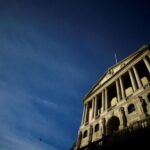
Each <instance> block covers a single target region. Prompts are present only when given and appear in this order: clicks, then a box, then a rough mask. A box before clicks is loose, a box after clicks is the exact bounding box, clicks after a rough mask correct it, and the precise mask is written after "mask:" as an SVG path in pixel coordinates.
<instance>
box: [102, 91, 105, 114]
mask: <svg viewBox="0 0 150 150" xmlns="http://www.w3.org/2000/svg"><path fill="white" fill-rule="evenodd" d="M104 110H105V92H104V90H103V91H102V112H104Z"/></svg>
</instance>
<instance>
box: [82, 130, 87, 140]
mask: <svg viewBox="0 0 150 150" xmlns="http://www.w3.org/2000/svg"><path fill="white" fill-rule="evenodd" d="M86 137H87V130H85V131H84V134H83V138H86Z"/></svg>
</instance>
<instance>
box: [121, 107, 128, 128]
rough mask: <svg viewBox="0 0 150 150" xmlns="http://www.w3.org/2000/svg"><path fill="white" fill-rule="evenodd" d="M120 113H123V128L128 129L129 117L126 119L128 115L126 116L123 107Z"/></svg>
mask: <svg viewBox="0 0 150 150" xmlns="http://www.w3.org/2000/svg"><path fill="white" fill-rule="evenodd" d="M120 113H121V118H122V121H123V127H126V126H127V117H126V114H125V111H124V108H123V107H121V108H120Z"/></svg>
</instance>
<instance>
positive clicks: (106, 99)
mask: <svg viewBox="0 0 150 150" xmlns="http://www.w3.org/2000/svg"><path fill="white" fill-rule="evenodd" d="M107 109H108V96H107V88H105V110H106V111H107Z"/></svg>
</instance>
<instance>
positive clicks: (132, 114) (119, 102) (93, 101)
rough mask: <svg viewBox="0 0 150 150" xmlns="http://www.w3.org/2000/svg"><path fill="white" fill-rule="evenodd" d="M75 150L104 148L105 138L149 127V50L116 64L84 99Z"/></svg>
mask: <svg viewBox="0 0 150 150" xmlns="http://www.w3.org/2000/svg"><path fill="white" fill-rule="evenodd" d="M83 104H84V107H83V115H82V121H81V126H80V128H79V131H78V136H77V141H76V144H75V147H74V149H75V150H80V149H81V150H88V149H89V146H90V145H92V144H93V145H94V143H95V144H97V145H99V146H104V145H103V144H105V139H106V137H111V135H115V134H116V135H117V134H118V135H119V134H121V135H122V136H123V133H126V132H128V133H129V134H130V132H131V133H132V131H133V130H136V129H137V130H138V129H144V128H146V127H147V126H150V119H149V115H150V47H149V46H148V45H144V46H142V47H141V48H139V49H138V50H137V51H135V52H134V53H133V54H131V55H130V56H128V57H127V58H125V59H123V60H122V61H120V62H118V63H116V64H115V65H114V66H112V67H111V68H109V69H108V70H107V71H106V73H105V74H104V75H103V76H102V77H101V78H100V79H99V80H98V81H97V83H96V84H95V85H94V86H93V87H92V89H91V90H90V91H89V92H88V93H87V95H86V96H85V97H84V99H83Z"/></svg>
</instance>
